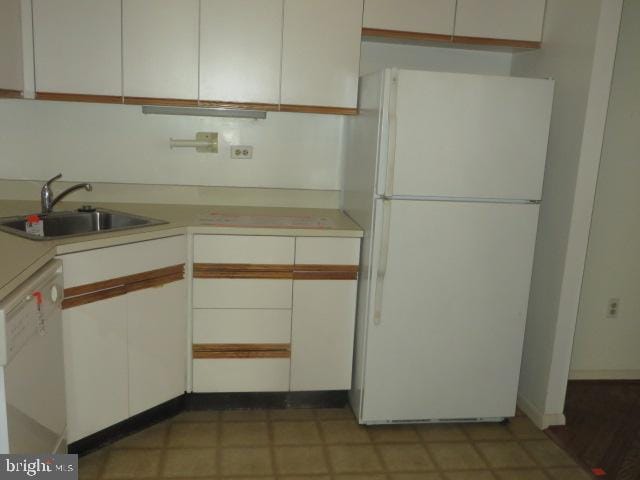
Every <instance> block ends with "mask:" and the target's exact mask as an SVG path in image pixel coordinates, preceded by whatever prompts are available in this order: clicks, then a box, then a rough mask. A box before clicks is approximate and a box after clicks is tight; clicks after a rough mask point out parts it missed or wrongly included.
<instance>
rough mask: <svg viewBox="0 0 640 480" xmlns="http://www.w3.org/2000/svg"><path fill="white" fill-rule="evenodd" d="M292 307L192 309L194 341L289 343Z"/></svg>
mask: <svg viewBox="0 0 640 480" xmlns="http://www.w3.org/2000/svg"><path fill="white" fill-rule="evenodd" d="M290 340H291V310H258V309H249V310H241V309H238V310H236V309H233V310H225V309H212V310H202V309H200V310H194V312H193V343H289V342H290Z"/></svg>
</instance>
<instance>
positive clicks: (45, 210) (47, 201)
mask: <svg viewBox="0 0 640 480" xmlns="http://www.w3.org/2000/svg"><path fill="white" fill-rule="evenodd" d="M60 178H62V174H61V173H59V174H58V175H56V176H55V177H53V178H52V179H50V180H49V181H47V183H45V184H44V185H43V186H42V190H41V191H40V204H41V206H42V215H47V214H49V213H51V212H52V211H53V207H54V206H55V205H56V203H58V202H59V201H60V200H62V199H63V198H64V197H66V196H67V195H69V194H70V193H71V192H75V191H76V190H79V189H81V188H84V189H85V190H86V191H87V192H90V191H91V190H93V187H92V186H91V184H90V183H78V184H77V185H74V186H73V187H69V188H67V189H66V190H65V191H64V192H62V193H61V194H60V195H58V196H57V197H54V195H53V190H51V184H52V183H53V182H55V181H56V180H59V179H60Z"/></svg>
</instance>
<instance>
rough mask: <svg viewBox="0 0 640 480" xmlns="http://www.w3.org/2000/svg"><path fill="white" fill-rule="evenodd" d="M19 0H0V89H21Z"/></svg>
mask: <svg viewBox="0 0 640 480" xmlns="http://www.w3.org/2000/svg"><path fill="white" fill-rule="evenodd" d="M21 24H22V20H21V16H20V0H3V1H2V2H0V90H22V89H23V87H24V85H23V81H22V78H23V77H22V28H21Z"/></svg>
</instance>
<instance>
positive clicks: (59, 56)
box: [33, 0, 122, 97]
mask: <svg viewBox="0 0 640 480" xmlns="http://www.w3.org/2000/svg"><path fill="white" fill-rule="evenodd" d="M121 20H122V12H121V6H120V0H56V1H55V2H54V1H51V0H33V28H34V48H35V76H36V90H37V91H38V92H54V93H72V94H86V95H109V96H118V97H120V96H121V95H122V51H121V50H122V49H121V46H122V28H121Z"/></svg>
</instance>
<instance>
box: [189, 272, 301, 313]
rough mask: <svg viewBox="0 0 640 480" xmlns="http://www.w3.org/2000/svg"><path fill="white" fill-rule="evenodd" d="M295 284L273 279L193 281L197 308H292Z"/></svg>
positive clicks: (209, 279) (287, 280) (210, 279)
mask: <svg viewBox="0 0 640 480" xmlns="http://www.w3.org/2000/svg"><path fill="white" fill-rule="evenodd" d="M292 285H293V281H292V280H290V279H286V280H272V279H226V278H224V279H218V278H208V279H199V278H196V279H194V280H193V307H194V308H284V309H287V308H291V291H292Z"/></svg>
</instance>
